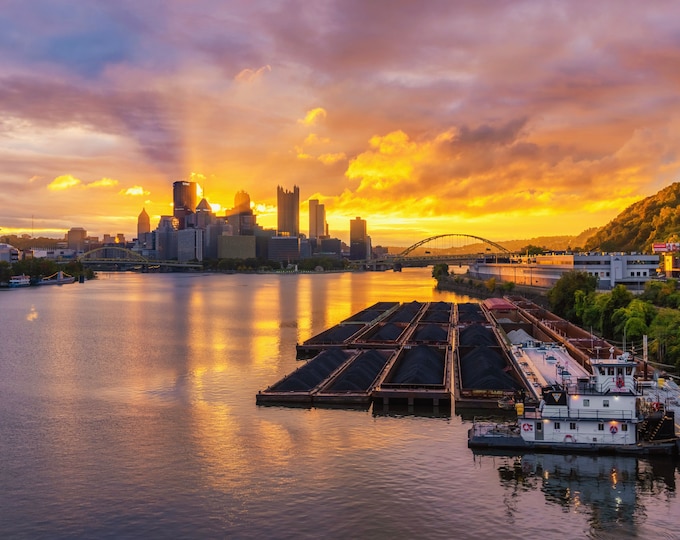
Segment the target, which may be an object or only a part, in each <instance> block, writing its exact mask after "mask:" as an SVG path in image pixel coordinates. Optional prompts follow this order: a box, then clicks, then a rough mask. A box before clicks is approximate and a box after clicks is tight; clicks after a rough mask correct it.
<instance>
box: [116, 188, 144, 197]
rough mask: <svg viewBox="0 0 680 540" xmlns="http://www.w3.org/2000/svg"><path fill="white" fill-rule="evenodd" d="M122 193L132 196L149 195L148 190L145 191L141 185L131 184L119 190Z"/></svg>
mask: <svg viewBox="0 0 680 540" xmlns="http://www.w3.org/2000/svg"><path fill="white" fill-rule="evenodd" d="M121 193H122V194H123V195H132V196H133V197H139V196H142V195H151V193H150V192H149V191H146V190H145V189H144V188H143V187H142V186H132V187H131V188H127V189H126V190H123V191H121Z"/></svg>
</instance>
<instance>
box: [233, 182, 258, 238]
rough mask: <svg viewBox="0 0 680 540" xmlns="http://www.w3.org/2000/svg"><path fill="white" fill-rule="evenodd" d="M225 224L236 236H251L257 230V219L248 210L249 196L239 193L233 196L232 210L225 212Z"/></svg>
mask: <svg viewBox="0 0 680 540" xmlns="http://www.w3.org/2000/svg"><path fill="white" fill-rule="evenodd" d="M226 216H227V223H229V225H231V228H232V231H233V233H234V234H235V235H236V236H251V235H253V234H254V232H255V229H256V228H257V218H256V216H255V214H254V213H253V209H252V208H250V195H248V194H247V193H246V192H245V191H239V192H237V193H236V195H234V208H232V209H231V210H227V212H226Z"/></svg>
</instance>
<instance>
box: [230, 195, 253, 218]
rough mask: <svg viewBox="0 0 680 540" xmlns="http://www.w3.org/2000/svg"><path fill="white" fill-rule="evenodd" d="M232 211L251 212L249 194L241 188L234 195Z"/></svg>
mask: <svg viewBox="0 0 680 540" xmlns="http://www.w3.org/2000/svg"><path fill="white" fill-rule="evenodd" d="M234 212H236V213H241V212H252V210H251V209H250V195H248V194H247V193H246V192H245V191H243V190H241V191H239V192H237V193H236V195H234Z"/></svg>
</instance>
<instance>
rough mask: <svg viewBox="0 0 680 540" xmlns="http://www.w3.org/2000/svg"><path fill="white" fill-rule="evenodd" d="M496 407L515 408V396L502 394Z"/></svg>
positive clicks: (507, 409)
mask: <svg viewBox="0 0 680 540" xmlns="http://www.w3.org/2000/svg"><path fill="white" fill-rule="evenodd" d="M498 408H499V409H503V410H506V411H509V410H512V409H514V408H515V398H514V397H512V396H503V397H502V398H500V399H499V400H498Z"/></svg>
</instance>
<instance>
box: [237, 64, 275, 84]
mask: <svg viewBox="0 0 680 540" xmlns="http://www.w3.org/2000/svg"><path fill="white" fill-rule="evenodd" d="M271 70H272V67H271V66H270V65H268V64H267V65H266V66H262V67H261V68H259V69H256V70H252V69H250V68H246V69H243V70H241V71H240V72H239V73H238V74H237V75H236V77H234V79H235V80H236V81H237V82H240V83H252V82H255V81H257V80H258V79H260V78H261V77H262V76H263V75H264V74H265V73H268V72H270V71H271Z"/></svg>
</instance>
